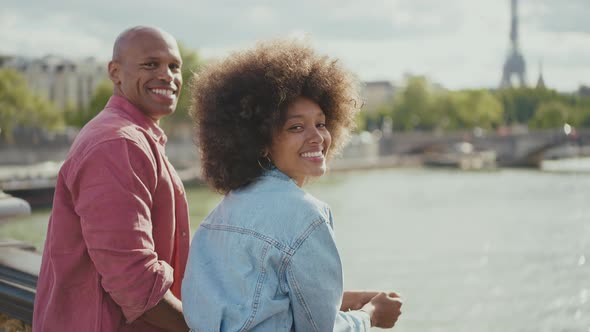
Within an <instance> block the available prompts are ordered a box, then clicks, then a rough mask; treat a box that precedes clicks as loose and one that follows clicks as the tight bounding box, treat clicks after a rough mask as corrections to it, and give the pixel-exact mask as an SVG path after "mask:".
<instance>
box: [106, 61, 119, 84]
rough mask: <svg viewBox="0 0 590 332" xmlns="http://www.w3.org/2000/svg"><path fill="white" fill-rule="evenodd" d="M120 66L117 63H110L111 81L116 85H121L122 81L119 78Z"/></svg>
mask: <svg viewBox="0 0 590 332" xmlns="http://www.w3.org/2000/svg"><path fill="white" fill-rule="evenodd" d="M119 67H120V65H119V63H118V62H116V61H112V60H111V61H109V65H108V70H109V79H110V80H111V81H112V82H113V84H114V85H119V84H120V83H121V79H120V78H119V73H120V68H119Z"/></svg>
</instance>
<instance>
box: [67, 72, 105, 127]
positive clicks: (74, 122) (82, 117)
mask: <svg viewBox="0 0 590 332" xmlns="http://www.w3.org/2000/svg"><path fill="white" fill-rule="evenodd" d="M112 94H113V83H112V82H111V81H109V80H104V81H102V82H100V83H99V84H98V85H97V86H96V88H95V90H94V93H93V94H92V98H91V99H90V103H89V104H88V106H86V107H85V108H83V109H81V110H78V109H75V108H73V107H71V106H69V107H67V108H66V110H65V112H64V114H65V119H66V123H67V124H68V125H70V126H73V127H77V128H82V127H83V126H84V125H85V124H86V123H87V122H88V121H90V120H92V118H94V117H95V116H96V115H97V114H98V113H99V112H100V111H101V110H102V109H103V108H104V107H105V106H106V104H107V102H108V101H109V98H110V97H111V95H112Z"/></svg>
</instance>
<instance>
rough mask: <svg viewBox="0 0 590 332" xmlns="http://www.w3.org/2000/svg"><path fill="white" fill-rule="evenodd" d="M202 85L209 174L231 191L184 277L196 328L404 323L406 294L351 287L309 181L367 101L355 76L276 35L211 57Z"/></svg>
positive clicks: (347, 327) (199, 116)
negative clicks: (347, 289)
mask: <svg viewBox="0 0 590 332" xmlns="http://www.w3.org/2000/svg"><path fill="white" fill-rule="evenodd" d="M193 85H194V86H193V107H192V115H193V117H194V119H195V121H196V123H197V129H198V132H199V136H198V138H199V144H200V149H201V160H202V169H203V175H204V179H206V180H207V182H208V183H209V184H210V185H211V187H213V189H215V190H216V191H218V192H220V193H223V194H225V197H224V198H223V200H222V201H221V202H220V203H219V204H218V205H217V207H216V208H215V209H213V211H212V212H211V213H210V214H209V215H208V216H207V218H205V220H204V221H203V222H202V223H201V225H200V227H199V229H198V230H197V232H196V233H195V237H194V240H193V241H192V247H191V253H190V256H189V263H188V265H187V269H186V272H185V277H184V279H183V286H182V287H183V288H182V298H183V309H184V315H185V317H186V321H187V323H188V324H189V326H190V327H191V328H192V329H194V330H196V331H212V330H216V331H250V330H256V331H261V332H264V331H273V332H277V331H285V332H287V331H333V330H334V331H368V329H369V328H370V327H371V326H378V327H391V326H393V325H394V324H395V321H396V320H397V317H398V316H399V314H400V306H401V301H400V299H399V297H398V296H397V294H395V293H393V292H391V293H388V294H386V293H383V292H343V288H342V287H343V283H342V264H341V262H340V256H339V254H338V250H337V248H336V244H335V242H334V234H333V228H332V227H333V220H332V213H331V211H330V208H329V207H328V206H327V205H326V204H325V203H323V202H321V201H319V200H317V199H316V198H314V197H313V196H311V195H310V194H308V193H306V192H305V191H303V190H302V187H303V186H304V185H305V184H306V182H307V180H308V179H309V178H312V177H319V176H322V175H323V174H324V173H325V171H326V159H327V158H330V157H331V156H332V155H333V154H334V153H335V152H336V151H338V150H339V149H340V147H341V146H342V144H343V142H344V141H345V138H346V136H347V134H348V132H349V131H350V130H351V129H352V127H353V124H354V121H353V119H354V116H355V114H356V112H357V111H358V108H357V107H358V106H360V104H361V103H360V102H358V99H359V98H358V95H357V90H356V87H357V86H356V82H355V80H354V79H353V77H352V75H351V74H350V73H348V72H347V71H345V70H344V69H343V68H341V67H340V65H339V64H338V62H337V61H336V60H332V59H329V58H328V57H324V56H319V55H317V54H316V53H315V52H314V51H313V50H312V49H311V48H309V47H308V46H306V45H304V44H300V43H298V42H290V41H276V42H270V43H266V44H261V45H259V46H258V47H256V48H255V49H253V50H250V51H245V52H241V53H235V54H233V55H232V56H230V57H229V58H228V59H226V60H225V61H223V62H221V63H218V64H213V65H211V66H210V67H208V68H206V69H205V70H204V71H203V72H202V73H201V74H200V75H199V76H196V77H195V81H194V84H193ZM318 280H319V281H320V282H318Z"/></svg>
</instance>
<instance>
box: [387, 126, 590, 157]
mask: <svg viewBox="0 0 590 332" xmlns="http://www.w3.org/2000/svg"><path fill="white" fill-rule="evenodd" d="M459 142H469V143H471V144H473V146H474V147H475V149H476V150H493V151H495V152H496V156H497V160H496V162H497V163H498V165H499V166H507V167H539V165H540V163H541V161H542V160H543V157H544V154H545V152H546V151H548V150H549V149H551V148H555V147H558V146H562V145H564V144H566V143H574V144H579V145H590V129H587V128H584V129H574V128H571V127H567V126H564V128H558V129H545V130H535V131H527V132H523V133H513V134H499V133H494V134H489V135H474V134H473V132H459V133H451V134H437V133H424V132H410V133H391V134H389V135H384V137H383V138H382V139H381V141H380V147H379V153H380V155H383V156H384V155H399V154H423V153H425V152H428V151H430V150H433V149H437V148H440V147H441V146H443V147H444V146H450V145H453V144H455V143H459Z"/></svg>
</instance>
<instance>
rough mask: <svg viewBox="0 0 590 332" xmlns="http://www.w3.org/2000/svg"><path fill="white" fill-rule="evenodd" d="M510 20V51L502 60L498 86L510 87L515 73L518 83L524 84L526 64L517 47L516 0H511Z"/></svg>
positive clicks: (522, 85)
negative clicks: (500, 78)
mask: <svg viewBox="0 0 590 332" xmlns="http://www.w3.org/2000/svg"><path fill="white" fill-rule="evenodd" d="M511 4H512V6H511V10H512V11H511V12H512V21H511V25H510V51H509V53H508V56H507V57H506V61H505V62H504V70H503V72H502V81H500V88H511V87H512V77H513V76H514V75H516V77H517V79H518V83H519V85H520V86H521V87H524V86H526V81H525V77H524V76H525V73H526V64H525V62H524V57H523V56H522V54H521V53H520V50H519V47H518V14H517V11H516V10H517V4H518V0H511Z"/></svg>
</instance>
